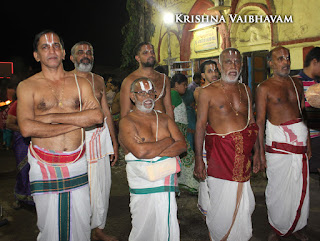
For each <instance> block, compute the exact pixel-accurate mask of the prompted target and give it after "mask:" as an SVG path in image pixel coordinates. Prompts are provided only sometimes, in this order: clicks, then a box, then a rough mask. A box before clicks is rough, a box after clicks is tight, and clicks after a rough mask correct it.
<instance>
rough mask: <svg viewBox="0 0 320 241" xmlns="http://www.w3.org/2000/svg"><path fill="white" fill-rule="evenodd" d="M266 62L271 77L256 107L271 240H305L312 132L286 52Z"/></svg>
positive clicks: (272, 53)
mask: <svg viewBox="0 0 320 241" xmlns="http://www.w3.org/2000/svg"><path fill="white" fill-rule="evenodd" d="M268 57H269V61H268V64H269V65H270V68H271V69H272V70H273V76H272V77H271V78H269V79H267V80H266V81H264V82H263V83H261V84H260V85H259V86H258V88H257V94H256V108H257V124H258V126H259V143H260V158H261V164H262V169H263V168H265V167H266V168H267V177H268V185H267V188H266V193H265V195H266V204H267V208H268V219H269V223H270V225H271V226H272V228H273V231H272V232H271V233H270V235H269V240H279V236H288V235H290V234H291V233H295V235H296V237H297V238H298V239H299V240H306V239H307V237H306V236H305V235H304V234H303V233H302V232H299V230H301V229H302V228H303V227H304V226H306V224H307V218H308V213H309V190H308V189H309V188H308V186H309V180H308V178H309V174H308V171H307V168H308V166H307V165H308V157H307V155H306V154H307V151H308V156H311V150H310V143H309V138H308V136H309V135H308V129H307V127H306V125H305V123H304V122H303V120H302V119H301V118H302V110H303V109H304V95H303V86H302V83H301V81H300V80H298V79H296V78H291V77H290V76H289V73H290V53H289V50H288V49H286V48H284V47H281V46H280V47H277V48H275V49H273V50H271V51H270V54H269V56H268ZM266 116H268V118H267V120H266ZM265 122H266V124H265ZM264 135H266V140H264ZM264 143H265V145H266V147H264Z"/></svg>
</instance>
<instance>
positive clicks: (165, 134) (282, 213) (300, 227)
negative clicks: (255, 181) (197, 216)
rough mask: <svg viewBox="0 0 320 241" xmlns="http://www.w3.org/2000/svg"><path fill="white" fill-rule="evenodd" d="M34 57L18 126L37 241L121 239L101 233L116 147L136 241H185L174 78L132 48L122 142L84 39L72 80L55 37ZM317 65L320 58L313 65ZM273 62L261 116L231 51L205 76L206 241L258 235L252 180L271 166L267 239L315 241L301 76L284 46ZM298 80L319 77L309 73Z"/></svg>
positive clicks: (199, 168) (200, 119) (260, 98)
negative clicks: (309, 229) (310, 235)
mask: <svg viewBox="0 0 320 241" xmlns="http://www.w3.org/2000/svg"><path fill="white" fill-rule="evenodd" d="M33 48H34V52H33V54H34V58H35V60H36V61H38V62H40V64H41V72H39V73H37V74H35V75H33V76H31V77H30V78H28V79H26V80H24V81H22V82H21V83H20V84H19V86H18V89H17V98H18V101H17V122H18V124H19V130H20V132H21V134H22V135H23V136H24V137H31V142H30V145H29V148H28V162H29V164H30V171H29V178H30V187H31V193H32V196H33V200H34V203H35V207H36V211H37V217H38V222H37V225H38V228H39V231H40V232H39V235H38V240H91V238H92V239H93V240H117V238H116V237H112V236H109V235H107V234H105V233H104V232H103V229H104V227H105V224H106V217H107V211H108V206H109V194H110V186H111V171H110V166H113V165H114V164H115V162H116V161H117V159H118V142H119V144H120V145H121V147H122V148H123V150H124V152H125V160H126V163H127V166H126V171H127V178H128V183H129V190H130V211H131V214H132V230H131V233H130V236H129V240H137V241H138V240H139V241H144V240H146V241H147V240H148V241H149V240H173V241H176V240H179V239H180V238H179V237H180V231H179V221H178V219H177V204H176V200H175V198H176V192H177V191H178V188H177V187H178V179H177V174H178V173H179V171H180V170H181V167H180V159H179V155H181V154H182V153H184V152H185V151H186V149H187V145H186V141H185V138H184V136H183V135H182V133H181V132H180V131H179V129H178V127H177V125H176V123H175V122H174V112H173V108H172V104H171V97H170V79H169V78H168V77H167V76H166V75H164V74H160V73H159V72H157V71H155V70H154V66H155V63H156V60H155V52H154V47H153V46H152V45H151V44H150V43H148V42H142V43H140V44H139V45H138V46H137V47H136V49H135V59H136V61H137V62H138V63H139V67H138V69H137V70H135V71H134V72H132V73H131V74H130V75H129V76H127V77H126V78H125V79H124V81H123V83H122V85H121V90H120V106H121V120H120V123H119V134H118V138H117V134H116V132H115V128H114V123H113V121H112V115H111V113H110V109H109V106H108V103H107V98H106V91H105V84H104V80H103V78H102V77H101V76H99V75H97V74H94V73H92V72H91V70H92V67H93V63H94V52H93V46H92V45H91V44H90V43H88V42H85V41H81V42H78V43H76V44H75V45H74V46H73V47H72V49H71V57H70V59H71V61H72V62H73V63H74V66H75V69H74V70H73V71H70V72H66V71H65V70H64V68H63V63H62V61H63V60H64V58H65V55H66V53H65V49H64V43H63V41H62V39H61V37H59V35H58V34H57V33H55V32H53V31H51V30H46V31H43V32H41V33H39V34H37V35H36V37H35V40H34V46H33ZM315 49H316V48H315ZM312 56H314V55H312ZM307 58H311V57H307ZM319 61H320V54H318V56H317V57H314V58H313V57H312V59H311V60H310V61H309V62H311V65H312V64H316V63H318V62H319ZM268 63H269V66H270V68H271V69H272V70H273V75H272V76H271V77H270V78H269V79H267V80H266V81H264V82H263V83H261V84H260V85H259V87H258V88H257V91H256V99H255V109H256V113H257V114H256V116H254V110H253V102H254V100H253V99H252V93H251V90H250V88H249V87H248V86H247V85H245V84H243V83H240V82H239V76H240V75H241V70H242V56H241V53H240V52H239V51H238V50H237V49H235V48H227V49H225V50H223V51H222V52H221V54H220V56H219V62H218V63H216V62H215V61H212V60H209V61H205V62H204V63H203V64H202V65H201V67H200V70H201V77H202V78H203V79H204V80H205V84H204V85H203V86H202V87H198V88H195V87H197V86H194V88H193V90H194V91H195V92H194V94H195V99H196V103H197V123H196V131H195V137H194V141H195V142H194V143H195V167H194V176H195V177H196V178H197V179H198V180H200V181H201V182H200V187H199V201H198V206H199V209H200V210H201V212H202V213H203V214H204V215H205V220H206V224H207V227H208V230H209V236H210V240H237V241H239V240H249V239H250V238H251V237H252V222H251V215H252V213H253V211H254V208H255V198H254V194H253V191H252V189H251V185H250V176H251V174H250V173H251V171H252V169H253V172H254V173H257V172H259V171H260V170H264V168H266V172H267V177H268V185H267V188H266V204H267V209H268V219H269V223H270V225H271V227H272V231H271V233H270V235H269V237H268V239H269V240H279V238H280V237H281V236H288V235H291V234H294V235H295V236H296V238H298V239H299V240H307V236H306V234H305V232H304V228H305V227H306V225H307V219H308V214H309V180H308V179H309V169H308V168H309V167H308V161H309V159H310V158H311V139H310V134H309V131H308V128H307V126H306V121H305V115H304V109H305V100H304V89H303V83H302V81H301V80H300V79H301V78H304V77H303V76H304V75H302V74H300V76H302V77H301V78H300V79H299V78H297V77H291V76H290V75H289V73H290V52H289V50H288V49H286V48H284V47H281V46H280V47H277V48H275V49H273V50H271V51H270V54H269V58H268ZM302 73H304V74H305V75H308V76H309V78H312V79H317V78H318V76H319V75H313V76H312V75H311V74H310V73H311V71H309V69H308V66H306V69H305V72H302ZM219 76H220V78H219ZM252 150H253V151H254V152H253V153H254V154H253V156H252V157H251V153H252ZM251 160H253V165H252V163H251ZM91 230H93V231H92V233H91Z"/></svg>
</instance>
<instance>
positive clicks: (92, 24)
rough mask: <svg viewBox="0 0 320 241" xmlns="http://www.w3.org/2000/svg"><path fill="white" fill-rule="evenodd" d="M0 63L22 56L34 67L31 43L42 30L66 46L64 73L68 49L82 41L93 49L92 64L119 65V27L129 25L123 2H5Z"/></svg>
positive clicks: (26, 62) (67, 66)
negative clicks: (57, 35) (57, 36)
mask: <svg viewBox="0 0 320 241" xmlns="http://www.w3.org/2000/svg"><path fill="white" fill-rule="evenodd" d="M0 17H1V19H2V21H1V22H2V24H1V46H2V51H1V53H0V62H2V61H11V60H12V59H13V57H17V56H19V57H21V58H22V59H23V61H24V63H25V64H26V65H28V66H29V65H31V66H34V65H36V64H35V60H34V59H33V54H32V43H33V39H34V36H35V34H37V33H39V32H41V31H42V30H45V29H52V30H54V31H56V32H57V33H59V34H60V35H61V36H62V38H63V40H64V43H65V49H66V53H67V55H66V60H65V61H64V66H65V69H66V70H70V68H73V64H72V62H71V61H70V60H69V56H70V50H71V47H72V46H73V45H74V44H75V43H76V42H78V41H81V40H85V41H88V42H90V43H91V44H92V45H93V47H94V54H95V64H96V65H104V66H113V67H119V66H120V59H121V46H122V44H123V41H124V40H123V39H124V38H123V36H122V34H121V28H122V27H123V26H124V25H125V24H126V23H127V22H128V14H127V12H126V0H116V1H107V0H104V1H103V0H102V1H82V0H79V1H64V3H63V2H62V1H45V0H44V1H41V2H38V1H25V2H23V1H7V2H6V3H2V9H1V13H0Z"/></svg>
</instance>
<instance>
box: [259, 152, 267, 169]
mask: <svg viewBox="0 0 320 241" xmlns="http://www.w3.org/2000/svg"><path fill="white" fill-rule="evenodd" d="M260 160H261V164H260V170H261V171H264V169H265V168H267V159H266V155H265V153H261V154H260Z"/></svg>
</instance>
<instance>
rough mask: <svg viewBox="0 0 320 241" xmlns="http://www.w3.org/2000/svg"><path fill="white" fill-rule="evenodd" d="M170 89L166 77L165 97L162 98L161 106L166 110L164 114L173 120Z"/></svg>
mask: <svg viewBox="0 0 320 241" xmlns="http://www.w3.org/2000/svg"><path fill="white" fill-rule="evenodd" d="M170 93H171V88H170V81H169V78H168V77H167V76H166V95H165V96H164V97H163V105H164V108H165V110H166V114H167V115H168V116H170V117H171V118H172V119H173V120H174V114H173V108H172V104H171V103H172V102H171V94H170Z"/></svg>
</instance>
